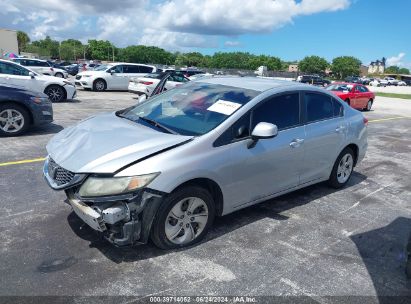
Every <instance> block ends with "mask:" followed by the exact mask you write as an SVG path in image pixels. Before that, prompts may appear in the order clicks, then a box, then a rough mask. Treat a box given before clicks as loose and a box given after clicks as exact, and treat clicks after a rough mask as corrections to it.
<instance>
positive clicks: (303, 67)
mask: <svg viewBox="0 0 411 304" xmlns="http://www.w3.org/2000/svg"><path fill="white" fill-rule="evenodd" d="M328 66H329V64H328V62H327V60H325V59H324V58H322V57H319V56H307V57H305V58H304V59H303V60H301V61H300V62H299V63H298V69H299V70H300V71H301V72H304V73H309V74H323V73H324V72H325V70H326V69H327V67H328Z"/></svg>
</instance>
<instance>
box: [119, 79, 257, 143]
mask: <svg viewBox="0 0 411 304" xmlns="http://www.w3.org/2000/svg"><path fill="white" fill-rule="evenodd" d="M258 94H259V92H257V91H254V90H247V89H242V88H236V87H230V86H224V85H218V84H209V83H204V82H195V83H194V82H193V83H188V84H186V85H183V86H180V87H177V88H175V89H173V90H168V91H166V92H164V93H162V94H160V95H157V96H155V97H152V98H150V99H149V100H147V101H146V102H143V103H141V104H138V105H137V106H135V107H133V108H131V109H128V110H127V111H126V112H124V113H122V114H121V116H122V117H124V118H127V119H130V120H133V121H136V122H142V123H143V122H146V121H148V120H150V121H151V122H152V123H153V122H155V123H157V125H156V126H161V127H162V128H163V129H165V128H166V129H169V130H172V131H173V132H172V133H178V134H182V135H194V136H196V135H202V134H205V133H207V132H209V131H210V130H212V129H214V128H215V127H217V126H218V125H219V124H221V123H222V122H223V121H224V120H226V119H227V118H228V117H229V116H231V115H232V114H233V113H234V112H235V111H237V110H238V109H239V108H241V107H242V106H243V105H244V104H246V103H247V102H249V101H250V100H251V99H253V98H254V97H255V96H257V95H258ZM170 133H171V132H170Z"/></svg>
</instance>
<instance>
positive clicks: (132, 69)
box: [123, 65, 140, 74]
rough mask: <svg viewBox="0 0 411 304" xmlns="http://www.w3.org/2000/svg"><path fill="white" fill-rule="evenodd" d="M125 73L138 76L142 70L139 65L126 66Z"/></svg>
mask: <svg viewBox="0 0 411 304" xmlns="http://www.w3.org/2000/svg"><path fill="white" fill-rule="evenodd" d="M123 73H129V74H137V73H140V69H139V66H138V65H125V66H124V70H123Z"/></svg>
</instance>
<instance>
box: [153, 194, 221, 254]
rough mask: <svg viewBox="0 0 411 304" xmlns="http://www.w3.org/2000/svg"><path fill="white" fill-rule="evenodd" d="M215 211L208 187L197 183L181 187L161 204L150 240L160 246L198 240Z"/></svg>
mask: <svg viewBox="0 0 411 304" xmlns="http://www.w3.org/2000/svg"><path fill="white" fill-rule="evenodd" d="M214 214H215V208H214V201H213V198H212V196H211V195H210V193H209V192H208V191H207V190H205V189H203V188H200V187H197V186H189V187H185V188H181V189H179V190H177V191H176V192H174V193H172V194H170V195H169V196H168V197H166V198H165V199H164V201H163V203H162V204H161V205H160V207H159V210H158V212H157V215H156V217H155V219H154V222H153V227H152V230H151V240H152V241H153V243H154V244H155V245H156V246H157V247H159V248H162V249H172V248H181V247H186V246H190V245H193V244H195V243H198V242H199V241H201V240H202V239H203V238H204V236H205V235H206V234H207V232H208V230H209V228H210V226H211V225H212V222H213V219H214Z"/></svg>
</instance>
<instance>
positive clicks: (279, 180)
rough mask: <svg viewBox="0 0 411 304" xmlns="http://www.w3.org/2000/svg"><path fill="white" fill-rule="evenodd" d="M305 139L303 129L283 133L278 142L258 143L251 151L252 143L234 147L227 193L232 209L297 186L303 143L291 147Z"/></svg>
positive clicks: (232, 145)
mask: <svg viewBox="0 0 411 304" xmlns="http://www.w3.org/2000/svg"><path fill="white" fill-rule="evenodd" d="M303 138H304V127H302V126H301V127H296V128H293V129H288V130H284V131H281V132H279V134H278V135H277V137H275V138H272V139H264V140H259V141H258V143H257V145H256V146H255V147H254V148H252V149H248V148H247V144H248V143H249V141H250V140H244V141H241V142H237V143H233V144H231V147H230V150H231V151H230V152H229V153H230V154H231V157H230V162H231V163H230V164H228V169H229V170H230V171H231V172H232V180H231V183H230V184H229V185H228V186H227V189H226V191H227V195H228V196H229V197H230V198H231V199H230V201H232V202H233V203H234V206H233V207H235V206H239V205H242V204H246V203H248V202H251V201H254V200H257V199H259V198H263V197H266V196H269V195H271V194H274V193H277V192H280V191H283V190H286V189H289V188H292V187H295V186H297V185H298V184H299V170H300V166H301V162H302V160H303V155H304V152H303V151H304V143H301V144H300V145H299V146H298V147H292V146H290V143H291V142H292V141H293V140H295V139H303Z"/></svg>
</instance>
